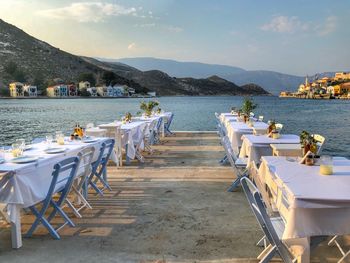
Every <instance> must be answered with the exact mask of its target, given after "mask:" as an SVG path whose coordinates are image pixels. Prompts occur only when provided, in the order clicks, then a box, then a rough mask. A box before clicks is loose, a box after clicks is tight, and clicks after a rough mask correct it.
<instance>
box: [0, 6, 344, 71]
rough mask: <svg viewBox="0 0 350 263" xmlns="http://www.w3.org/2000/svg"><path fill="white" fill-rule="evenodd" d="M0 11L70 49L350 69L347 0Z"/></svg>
mask: <svg viewBox="0 0 350 263" xmlns="http://www.w3.org/2000/svg"><path fill="white" fill-rule="evenodd" d="M0 18H1V19H3V20H5V21H6V22H9V23H12V24H14V25H16V26H18V27H20V28H22V29H23V30H25V31H26V32H28V33H29V34H31V35H33V36H35V37H37V38H39V39H42V40H44V41H46V42H48V43H50V44H52V45H54V46H56V47H59V48H60V49H63V50H66V51H68V52H71V53H74V54H77V55H85V56H94V57H106V58H122V57H142V56H151V57H159V58H169V59H176V60H180V61H199V62H205V63H216V64H226V65H233V66H238V67H242V68H245V69H248V70H256V69H265V70H274V71H279V72H284V73H290V74H298V75H306V74H313V73H316V72H323V71H336V70H350V52H349V47H348V45H349V44H348V43H349V41H350V27H349V25H350V1H348V0H337V1H331V0H328V1H326V0H319V1H316V0H315V1H313V0H308V1H307V0H293V1H292V0H290V1H287V0H285V1H278V0H274V1H273V0H255V1H253V0H245V1H244V0H241V1H238V0H237V1H236V0H216V1H214V0H135V1H133V0H114V1H103V0H98V1H93V0H87V1H66V0H61V1H58V0H46V1H39V0H7V1H5V0H0Z"/></svg>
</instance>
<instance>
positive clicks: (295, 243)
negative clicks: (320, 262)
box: [285, 238, 310, 263]
mask: <svg viewBox="0 0 350 263" xmlns="http://www.w3.org/2000/svg"><path fill="white" fill-rule="evenodd" d="M285 242H286V244H287V245H288V246H289V248H290V250H291V252H292V254H293V255H294V256H295V258H296V259H297V262H298V263H309V262H310V238H295V239H288V240H286V241H285Z"/></svg>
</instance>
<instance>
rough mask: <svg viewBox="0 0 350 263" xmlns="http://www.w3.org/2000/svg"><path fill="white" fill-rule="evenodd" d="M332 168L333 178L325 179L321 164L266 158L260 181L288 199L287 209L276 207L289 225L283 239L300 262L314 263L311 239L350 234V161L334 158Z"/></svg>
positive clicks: (283, 158) (281, 158)
mask: <svg viewBox="0 0 350 263" xmlns="http://www.w3.org/2000/svg"><path fill="white" fill-rule="evenodd" d="M332 168H333V172H332V174H330V175H322V174H321V172H320V171H321V168H320V164H319V163H316V164H315V165H312V166H308V165H305V164H301V163H300V162H299V160H298V158H291V157H280V156H263V157H262V162H261V165H260V167H259V170H258V173H259V177H260V178H262V180H263V181H264V183H265V185H266V187H267V188H268V189H271V190H272V189H273V190H272V191H271V192H274V193H282V194H278V195H279V196H283V198H284V199H285V200H284V202H285V204H284V206H286V207H287V209H280V207H281V206H278V205H277V204H275V206H276V207H277V208H278V209H279V212H280V214H281V216H282V217H283V218H284V221H285V228H284V231H283V235H282V239H283V241H284V242H286V243H287V244H289V245H290V246H291V249H292V251H293V253H294V254H295V255H296V256H297V258H298V260H299V261H298V262H303V263H305V262H310V238H311V237H316V236H334V235H348V234H350V224H349V222H350V191H349V189H350V160H348V159H347V158H344V157H334V158H333V162H332ZM272 200H273V199H272ZM265 202H269V200H265ZM277 203H279V201H277Z"/></svg>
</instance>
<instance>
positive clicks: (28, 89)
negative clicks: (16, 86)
mask: <svg viewBox="0 0 350 263" xmlns="http://www.w3.org/2000/svg"><path fill="white" fill-rule="evenodd" d="M23 90H24V93H27V94H28V96H29V97H37V96H38V88H37V86H31V85H24V87H23Z"/></svg>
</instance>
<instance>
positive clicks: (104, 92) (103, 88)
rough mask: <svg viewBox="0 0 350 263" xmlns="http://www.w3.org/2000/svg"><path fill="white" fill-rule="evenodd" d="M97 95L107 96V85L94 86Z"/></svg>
mask: <svg viewBox="0 0 350 263" xmlns="http://www.w3.org/2000/svg"><path fill="white" fill-rule="evenodd" d="M96 92H97V96H100V97H106V96H107V87H106V86H100V87H97V88H96Z"/></svg>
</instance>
